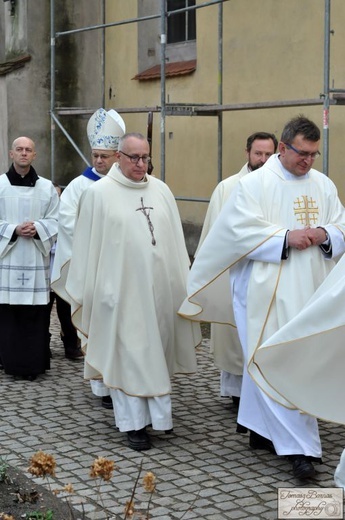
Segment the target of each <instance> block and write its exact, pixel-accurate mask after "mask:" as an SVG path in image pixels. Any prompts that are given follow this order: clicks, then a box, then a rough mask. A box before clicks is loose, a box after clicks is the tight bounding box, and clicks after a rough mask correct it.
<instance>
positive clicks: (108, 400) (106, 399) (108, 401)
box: [102, 395, 114, 410]
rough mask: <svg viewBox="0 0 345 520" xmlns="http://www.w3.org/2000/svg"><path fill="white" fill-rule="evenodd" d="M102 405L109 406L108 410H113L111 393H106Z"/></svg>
mask: <svg viewBox="0 0 345 520" xmlns="http://www.w3.org/2000/svg"><path fill="white" fill-rule="evenodd" d="M102 406H103V408H107V410H111V409H112V408H114V405H113V400H112V398H111V397H110V395H105V396H104V397H102Z"/></svg>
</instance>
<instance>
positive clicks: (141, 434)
mask: <svg viewBox="0 0 345 520" xmlns="http://www.w3.org/2000/svg"><path fill="white" fill-rule="evenodd" d="M127 437H128V444H129V447H130V448H132V450H136V451H143V450H149V449H150V448H151V442H150V437H149V436H148V434H147V432H146V428H142V429H141V430H131V431H129V432H127Z"/></svg>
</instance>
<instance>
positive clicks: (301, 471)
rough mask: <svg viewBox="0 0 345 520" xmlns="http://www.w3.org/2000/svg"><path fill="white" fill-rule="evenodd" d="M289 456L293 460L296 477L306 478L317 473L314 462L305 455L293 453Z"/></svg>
mask: <svg viewBox="0 0 345 520" xmlns="http://www.w3.org/2000/svg"><path fill="white" fill-rule="evenodd" d="M289 458H290V460H291V462H292V473H293V476H294V477H296V478H298V479H300V480H304V479H307V478H311V477H313V476H314V475H315V468H314V466H313V464H312V463H311V462H310V460H308V458H307V457H305V456H304V455H293V456H291V457H289Z"/></svg>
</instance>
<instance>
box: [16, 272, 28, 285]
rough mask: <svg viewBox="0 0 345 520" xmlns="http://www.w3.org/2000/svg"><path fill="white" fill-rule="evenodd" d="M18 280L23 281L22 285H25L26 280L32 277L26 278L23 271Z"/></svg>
mask: <svg viewBox="0 0 345 520" xmlns="http://www.w3.org/2000/svg"><path fill="white" fill-rule="evenodd" d="M17 280H18V281H21V282H22V285H24V283H25V282H28V281H29V280H30V278H25V276H24V273H22V276H21V277H20V278H17Z"/></svg>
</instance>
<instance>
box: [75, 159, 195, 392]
mask: <svg viewBox="0 0 345 520" xmlns="http://www.w3.org/2000/svg"><path fill="white" fill-rule="evenodd" d="M188 271H189V258H188V254H187V250H186V247H185V242H184V236H183V231H182V225H181V221H180V217H179V213H178V209H177V205H176V202H175V199H174V197H173V195H172V193H171V191H170V190H169V188H168V187H167V186H166V184H164V183H163V182H162V181H160V180H158V179H156V178H154V177H150V176H145V181H144V182H140V183H136V182H132V181H130V180H129V179H127V178H126V177H125V176H124V175H123V174H122V173H121V171H120V170H119V169H118V167H117V165H113V167H112V168H111V170H110V172H109V173H108V175H107V176H106V177H104V178H103V179H101V180H100V181H98V182H96V183H94V185H93V186H91V187H90V188H89V189H88V190H86V191H85V192H84V193H83V195H82V198H81V203H80V210H79V215H78V217H77V223H76V227H75V234H74V241H73V251H72V259H71V262H70V268H69V274H68V278H67V284H66V291H67V293H68V294H69V296H70V300H71V303H72V320H73V323H74V325H75V326H76V327H77V329H78V330H80V331H81V333H82V334H83V335H84V336H86V337H87V344H86V357H85V378H86V379H95V378H103V380H104V383H105V385H106V386H108V387H110V388H117V389H119V390H122V391H123V392H125V393H127V394H128V395H133V396H141V397H152V396H161V395H165V394H168V393H170V392H171V385H170V376H172V375H173V374H175V373H191V372H195V371H196V357H195V346H196V345H197V344H198V343H199V342H200V341H201V334H200V327H199V326H197V327H195V324H194V326H191V325H193V324H191V323H190V321H188V320H184V319H183V318H181V317H180V316H178V315H177V311H178V308H179V306H180V304H181V302H182V301H183V300H184V298H185V297H186V279H187V275H188Z"/></svg>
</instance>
